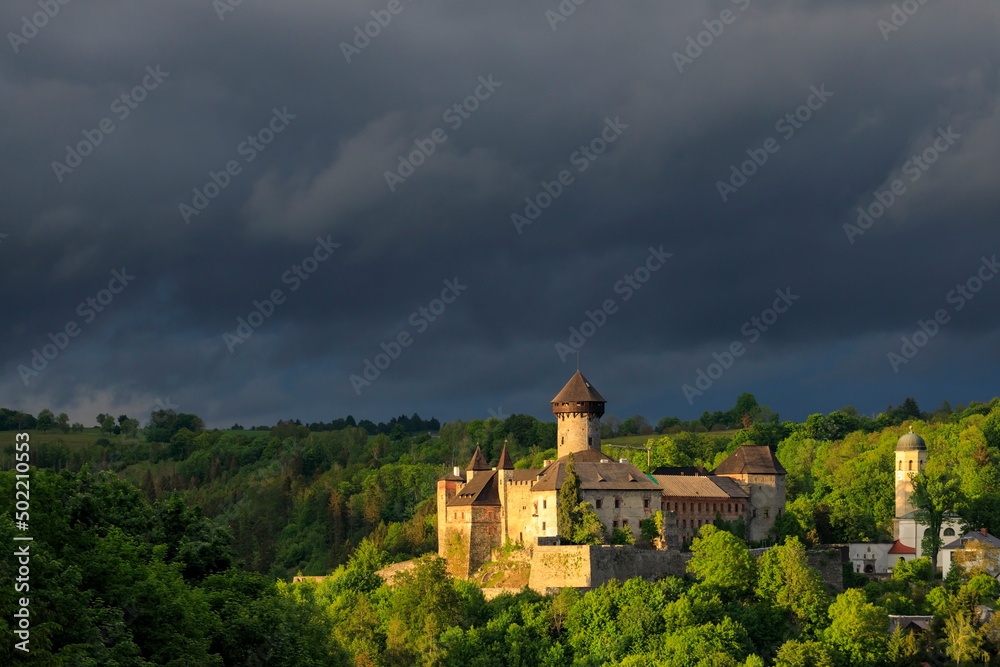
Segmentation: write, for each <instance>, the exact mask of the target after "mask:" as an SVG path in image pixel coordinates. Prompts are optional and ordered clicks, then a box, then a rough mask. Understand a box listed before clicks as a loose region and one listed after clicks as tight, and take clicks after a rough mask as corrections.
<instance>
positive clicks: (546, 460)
mask: <svg viewBox="0 0 1000 667" xmlns="http://www.w3.org/2000/svg"><path fill="white" fill-rule="evenodd" d="M550 463H552V461H549V460H548V459H545V460H544V461H542V467H543V468H548V467H549V464H550Z"/></svg>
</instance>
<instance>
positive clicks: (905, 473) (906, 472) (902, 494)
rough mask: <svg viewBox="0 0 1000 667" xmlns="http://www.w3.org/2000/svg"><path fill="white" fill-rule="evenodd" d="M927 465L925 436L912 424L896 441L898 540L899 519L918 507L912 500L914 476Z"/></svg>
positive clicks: (896, 532)
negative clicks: (918, 433)
mask: <svg viewBox="0 0 1000 667" xmlns="http://www.w3.org/2000/svg"><path fill="white" fill-rule="evenodd" d="M925 465H927V445H926V443H924V439H923V438H921V437H920V436H919V435H917V434H916V433H914V432H913V427H912V426H911V427H910V432H909V433H904V434H903V437H901V438H900V439H899V441H898V442H897V443H896V471H895V476H896V518H895V520H894V521H893V531H892V532H893V537H894V538H895V539H897V540H898V539H899V536H900V531H899V520H900V519H902V518H904V517H906V515H907V514H909V513H911V512H913V511H914V510H916V509H917V508H916V507H914V505H913V502H912V501H911V500H910V496H911V495H912V494H913V478H914V477H916V476H917V475H918V474H920V472H921V471H923V469H924V466H925Z"/></svg>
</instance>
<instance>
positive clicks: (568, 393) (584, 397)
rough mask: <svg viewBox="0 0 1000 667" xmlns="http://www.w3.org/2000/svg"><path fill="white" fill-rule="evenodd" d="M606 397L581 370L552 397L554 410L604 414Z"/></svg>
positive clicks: (557, 411)
mask: <svg viewBox="0 0 1000 667" xmlns="http://www.w3.org/2000/svg"><path fill="white" fill-rule="evenodd" d="M605 403H607V401H606V400H604V397H603V396H601V394H600V393H599V392H598V391H597V390H596V389H594V387H593V385H591V384H590V382H588V381H587V378H585V377H583V374H582V373H581V372H580V371H577V372H576V373H574V374H573V377H571V378H570V379H569V382H567V383H566V386H565V387H563V388H562V391H560V392H559V393H558V394H556V397H555V398H553V399H552V412H553V414H559V413H560V412H596V413H598V414H599V415H603V414H604V404H605Z"/></svg>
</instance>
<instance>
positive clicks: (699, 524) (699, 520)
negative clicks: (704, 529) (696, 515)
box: [698, 519, 701, 528]
mask: <svg viewBox="0 0 1000 667" xmlns="http://www.w3.org/2000/svg"><path fill="white" fill-rule="evenodd" d="M698 527H699V528H701V519H698Z"/></svg>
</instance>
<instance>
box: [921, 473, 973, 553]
mask: <svg viewBox="0 0 1000 667" xmlns="http://www.w3.org/2000/svg"><path fill="white" fill-rule="evenodd" d="M959 485H960V480H959V479H957V478H951V477H949V475H948V474H947V473H936V474H931V475H928V474H927V471H926V470H921V471H920V474H919V475H917V476H916V477H914V478H913V494H912V496H911V501H912V502H913V505H914V506H915V507H916V508H917V513H916V520H917V523H920V524H923V525H925V526H927V530H926V531H924V538H923V541H922V542H921V547H922V548H923V551H924V553H927V554H930V557H931V562H932V563H936V562H937V555H938V551H939V550H940V549H941V524H942V523H943V522H944V516H945V514H948V513H950V512H952V511H953V510H954V509H955V506H956V505H958V504H959V502H960V501H961V491H960V489H959Z"/></svg>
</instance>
